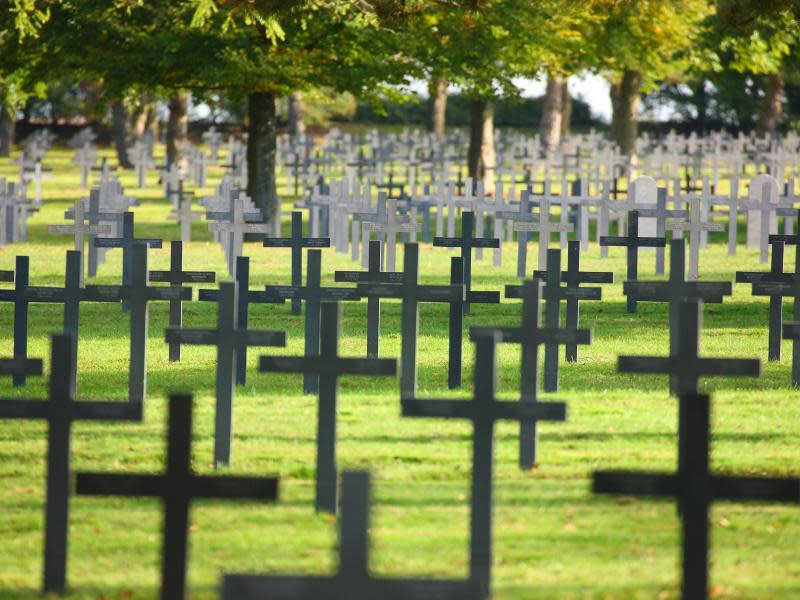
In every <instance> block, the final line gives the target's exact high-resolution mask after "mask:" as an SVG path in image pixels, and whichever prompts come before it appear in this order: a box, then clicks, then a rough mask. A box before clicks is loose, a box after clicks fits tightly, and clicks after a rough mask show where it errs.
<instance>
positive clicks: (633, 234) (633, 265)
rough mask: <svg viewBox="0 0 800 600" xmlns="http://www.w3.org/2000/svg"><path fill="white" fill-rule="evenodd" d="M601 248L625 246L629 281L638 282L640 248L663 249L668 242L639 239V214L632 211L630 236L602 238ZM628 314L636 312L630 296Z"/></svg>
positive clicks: (661, 238)
mask: <svg viewBox="0 0 800 600" xmlns="http://www.w3.org/2000/svg"><path fill="white" fill-rule="evenodd" d="M600 245H601V246H625V247H626V248H627V259H628V271H627V280H628V281H636V279H637V278H638V275H639V248H663V247H664V246H666V245H667V240H666V239H665V238H663V237H639V213H638V211H635V210H632V211H631V212H630V213H628V235H627V236H610V235H604V236H601V237H600ZM627 306H628V312H629V313H634V312H636V297H635V296H630V295H629V296H628V302H627Z"/></svg>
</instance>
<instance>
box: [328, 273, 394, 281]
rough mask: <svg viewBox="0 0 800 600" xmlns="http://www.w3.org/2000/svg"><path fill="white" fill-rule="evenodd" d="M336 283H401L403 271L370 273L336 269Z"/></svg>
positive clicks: (334, 276)
mask: <svg viewBox="0 0 800 600" xmlns="http://www.w3.org/2000/svg"><path fill="white" fill-rule="evenodd" d="M333 280H334V281H336V282H337V283H403V273H399V272H396V271H389V272H382V273H370V272H369V271H336V272H335V273H334V275H333Z"/></svg>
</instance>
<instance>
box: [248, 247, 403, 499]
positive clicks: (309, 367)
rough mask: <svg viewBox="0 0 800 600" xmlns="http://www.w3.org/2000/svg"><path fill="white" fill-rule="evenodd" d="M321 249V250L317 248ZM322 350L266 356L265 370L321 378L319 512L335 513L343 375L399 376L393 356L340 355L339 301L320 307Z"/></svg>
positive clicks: (318, 409) (317, 467)
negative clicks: (338, 409)
mask: <svg viewBox="0 0 800 600" xmlns="http://www.w3.org/2000/svg"><path fill="white" fill-rule="evenodd" d="M315 252H318V251H315ZM320 313H321V327H320V337H319V352H318V353H317V355H315V356H311V357H309V356H304V357H303V356H300V357H295V356H262V357H261V359H260V361H259V367H258V368H259V370H260V371H262V372H278V373H303V375H304V376H306V377H307V376H309V375H311V376H312V377H313V378H314V379H315V380H316V379H317V378H319V388H318V389H319V402H318V404H317V464H316V473H317V481H316V497H315V501H314V506H315V508H316V510H317V511H324V512H330V513H335V512H336V504H337V491H336V486H337V484H336V481H337V478H338V474H337V468H336V411H337V408H336V403H337V396H338V388H339V378H340V377H341V376H343V375H391V376H395V375H397V361H396V360H395V359H393V358H391V359H389V358H342V357H341V356H339V354H338V351H339V350H338V348H339V335H340V333H341V324H340V322H341V320H342V308H341V305H340V304H339V303H338V302H323V303H322V306H321V308H320Z"/></svg>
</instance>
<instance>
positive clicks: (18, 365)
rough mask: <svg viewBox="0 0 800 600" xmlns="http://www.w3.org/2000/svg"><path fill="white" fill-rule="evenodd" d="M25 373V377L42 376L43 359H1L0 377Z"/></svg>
mask: <svg viewBox="0 0 800 600" xmlns="http://www.w3.org/2000/svg"><path fill="white" fill-rule="evenodd" d="M14 373H24V374H25V375H41V374H42V359H41V358H0V375H12V374H14Z"/></svg>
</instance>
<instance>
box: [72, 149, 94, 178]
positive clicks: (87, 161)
mask: <svg viewBox="0 0 800 600" xmlns="http://www.w3.org/2000/svg"><path fill="white" fill-rule="evenodd" d="M95 162H97V150H95V149H94V148H92V147H91V146H90V145H89V143H88V142H87V143H86V144H84V145H83V146H81V147H80V148H78V149H77V150H76V151H75V156H74V158H73V159H72V164H73V165H77V166H78V167H79V168H80V170H81V189H84V190H85V189H86V188H87V187H88V185H89V169H91V168H92V167H93V166H94V163H95Z"/></svg>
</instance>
